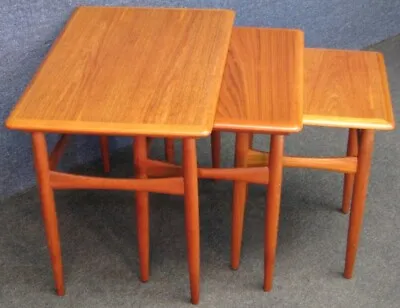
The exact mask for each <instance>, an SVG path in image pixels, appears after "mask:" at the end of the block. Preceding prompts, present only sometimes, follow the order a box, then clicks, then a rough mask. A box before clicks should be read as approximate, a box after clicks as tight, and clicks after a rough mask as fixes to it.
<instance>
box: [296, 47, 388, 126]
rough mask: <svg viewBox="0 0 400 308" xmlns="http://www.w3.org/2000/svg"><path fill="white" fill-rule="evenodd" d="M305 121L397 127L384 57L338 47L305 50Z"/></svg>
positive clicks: (327, 124) (376, 53)
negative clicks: (336, 48) (338, 48)
mask: <svg viewBox="0 0 400 308" xmlns="http://www.w3.org/2000/svg"><path fill="white" fill-rule="evenodd" d="M304 62H305V63H304V74H305V84H304V124H305V125H317V126H332V127H345V128H359V129H378V130H380V129H381V130H387V129H393V128H394V126H395V121H394V117H393V110H392V102H391V99H390V92H389V86H388V79H387V74H386V69H385V64H384V60H383V56H382V55H381V54H380V53H378V52H371V51H349V50H334V49H313V48H311V49H309V48H306V49H305V51H304Z"/></svg>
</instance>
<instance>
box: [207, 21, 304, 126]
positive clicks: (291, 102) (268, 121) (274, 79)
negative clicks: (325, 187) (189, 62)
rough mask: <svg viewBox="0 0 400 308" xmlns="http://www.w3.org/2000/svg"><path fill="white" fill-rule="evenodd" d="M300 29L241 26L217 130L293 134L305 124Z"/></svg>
mask: <svg viewBox="0 0 400 308" xmlns="http://www.w3.org/2000/svg"><path fill="white" fill-rule="evenodd" d="M303 51H304V34H303V32H302V31H300V30H291V29H262V28H250V27H235V28H234V29H233V31H232V38H231V45H230V48H229V53H228V59H227V64H226V68H225V73H224V78H223V81H222V85H221V92H220V101H219V104H218V109H217V116H216V120H215V124H214V128H215V129H219V130H229V131H243V132H263V133H274V132H276V133H278V132H279V133H291V132H297V131H299V130H301V129H302V126H303V125H302V124H303V82H304V75H303V67H304V66H303V64H304V60H303V54H304V53H303Z"/></svg>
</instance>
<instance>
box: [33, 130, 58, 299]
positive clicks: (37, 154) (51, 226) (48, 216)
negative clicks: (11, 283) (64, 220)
mask: <svg viewBox="0 0 400 308" xmlns="http://www.w3.org/2000/svg"><path fill="white" fill-rule="evenodd" d="M32 143H33V156H34V161H35V169H36V177H37V184H38V186H39V192H40V199H41V201H42V216H43V221H44V227H45V230H46V239H47V246H48V249H49V253H50V259H51V265H52V267H53V276H54V281H55V286H56V292H57V294H58V295H60V296H61V295H64V294H65V291H64V281H63V279H64V278H63V276H64V275H63V267H62V257H61V247H60V236H59V233H58V223H57V214H56V208H55V202H54V195H53V189H52V188H51V186H50V177H49V171H50V170H49V161H48V153H47V145H46V139H45V136H44V134H43V133H36V132H35V133H32Z"/></svg>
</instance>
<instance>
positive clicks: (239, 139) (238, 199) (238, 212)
mask: <svg viewBox="0 0 400 308" xmlns="http://www.w3.org/2000/svg"><path fill="white" fill-rule="evenodd" d="M249 137H250V135H249V134H247V133H237V134H236V146H235V167H236V168H240V167H246V161H247V152H248V150H249ZM246 198H247V183H246V182H243V181H235V182H234V183H233V199H232V230H231V232H232V234H231V267H232V269H234V270H237V269H238V268H239V263H240V252H241V247H242V235H243V220H244V212H245V207H246Z"/></svg>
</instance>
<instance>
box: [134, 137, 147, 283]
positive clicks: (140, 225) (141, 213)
mask: <svg viewBox="0 0 400 308" xmlns="http://www.w3.org/2000/svg"><path fill="white" fill-rule="evenodd" d="M133 145H134V149H133V153H134V168H135V175H136V177H137V178H139V179H146V178H147V175H146V166H145V165H144V164H143V162H145V161H146V159H147V141H146V137H136V138H135V141H134V144H133ZM149 221H150V212H149V193H148V192H145V191H137V192H136V232H137V238H138V247H139V264H140V280H141V281H143V282H146V281H147V280H149V262H150V227H149Z"/></svg>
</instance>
